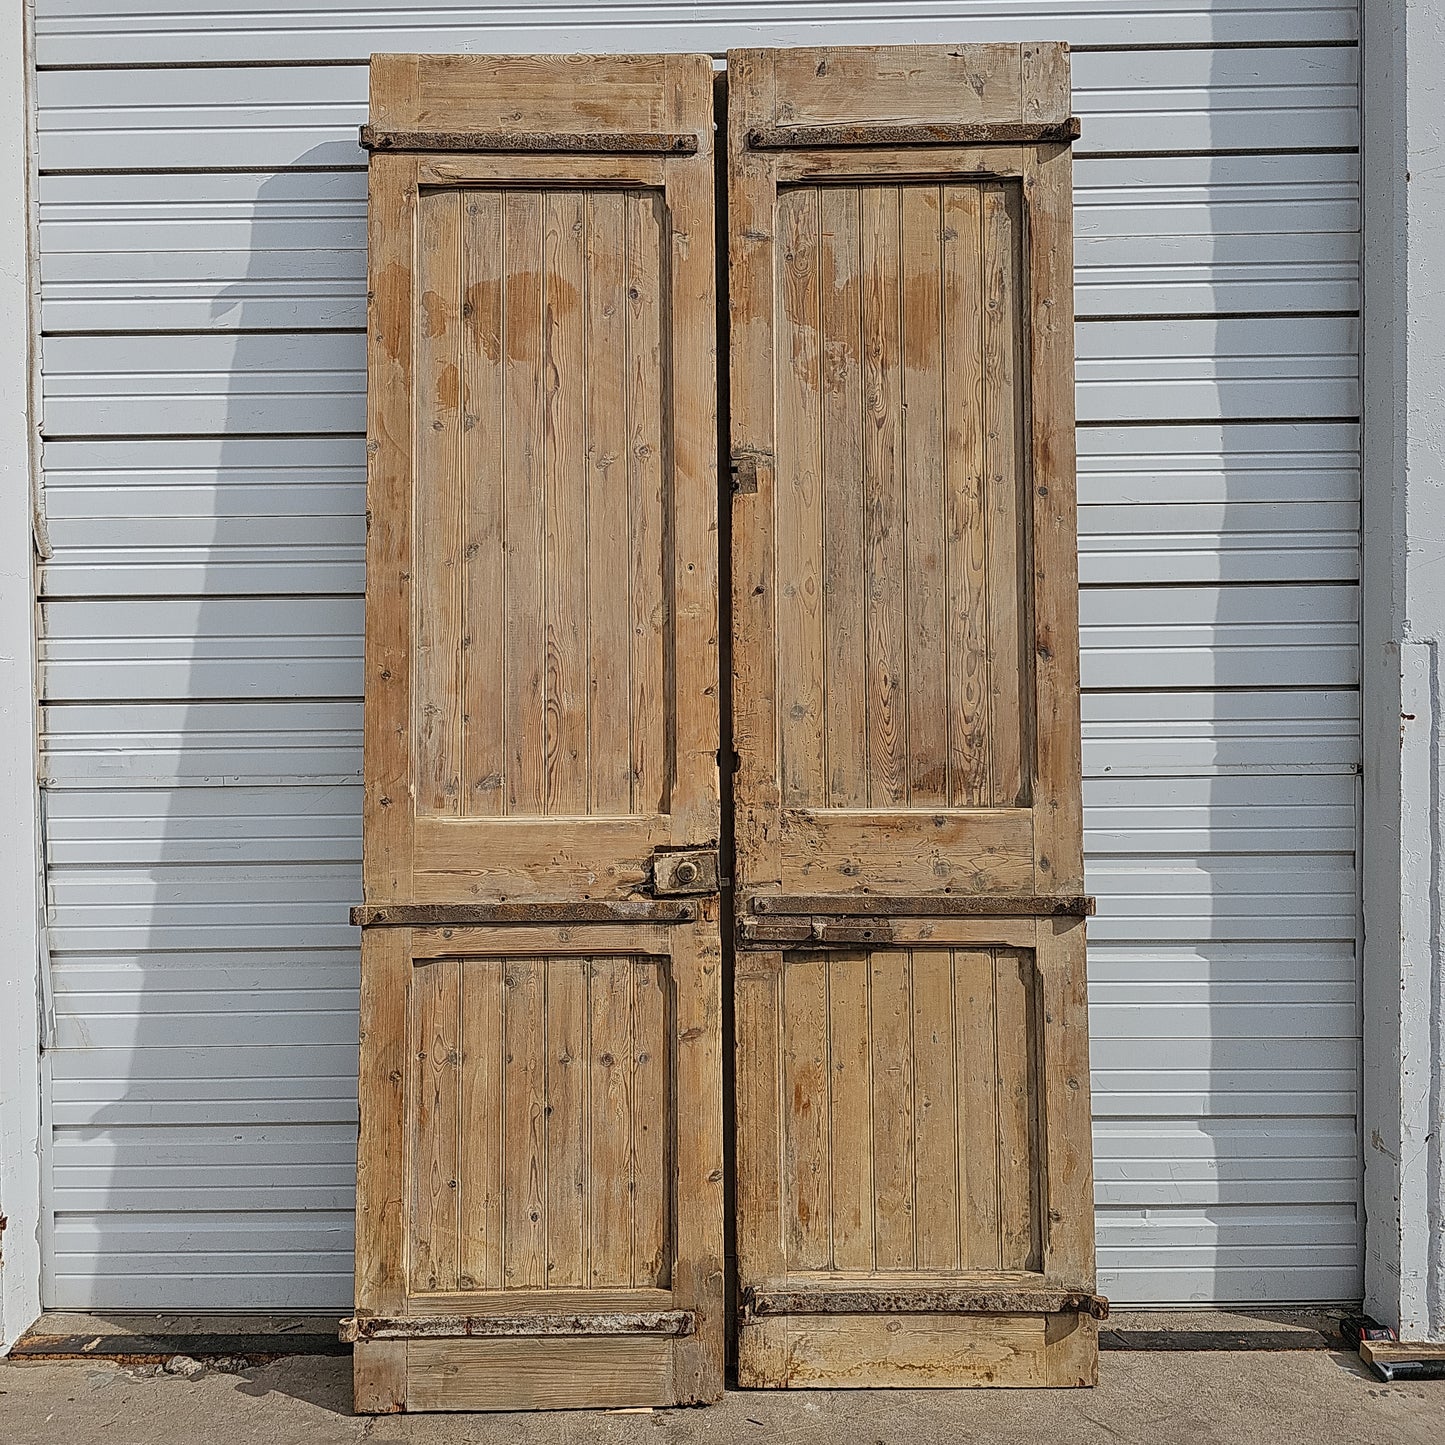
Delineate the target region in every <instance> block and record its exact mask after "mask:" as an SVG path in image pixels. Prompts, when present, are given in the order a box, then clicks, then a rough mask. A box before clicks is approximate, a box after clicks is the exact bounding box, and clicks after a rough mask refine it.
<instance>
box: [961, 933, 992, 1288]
mask: <svg viewBox="0 0 1445 1445" xmlns="http://www.w3.org/2000/svg"><path fill="white" fill-rule="evenodd" d="M953 958H954V963H953V967H954V999H955V1007H956V1009H957V1011H958V1017H957V1020H956V1022H955V1025H954V1034H955V1037H956V1038H957V1040H958V1063H957V1066H956V1067H957V1071H958V1084H959V1091H958V1093H959V1115H960V1118H959V1165H960V1169H959V1172H960V1175H961V1179H962V1184H961V1187H960V1190H959V1196H960V1198H961V1200H962V1202H963V1209H964V1217H963V1242H964V1246H965V1249H964V1254H965V1259H964V1263H965V1265H966V1267H967V1268H969V1269H997V1268H998V1267H999V1198H998V1194H999V1190H998V1069H997V1066H996V1064H995V1060H994V1048H995V1039H996V1038H997V1033H998V1029H997V1023H996V1018H995V1007H994V967H993V954H992V953H990V952H988V951H987V950H985V949H957V950H955V952H954V955H953Z"/></svg>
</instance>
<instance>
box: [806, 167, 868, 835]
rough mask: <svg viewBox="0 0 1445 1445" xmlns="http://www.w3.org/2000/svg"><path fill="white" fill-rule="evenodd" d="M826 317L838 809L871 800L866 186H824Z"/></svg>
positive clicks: (827, 574)
mask: <svg viewBox="0 0 1445 1445" xmlns="http://www.w3.org/2000/svg"><path fill="white" fill-rule="evenodd" d="M817 195H818V211H819V222H818V245H819V265H818V286H819V295H818V321H819V328H820V331H821V342H820V354H821V367H822V380H821V391H822V398H821V419H820V426H819V430H820V433H821V438H822V445H821V455H822V463H821V465H822V483H821V486H822V514H823V529H822V530H823V537H822V546H823V595H822V611H823V657H822V668H823V712H824V715H823V751H824V757H825V765H826V769H827V777H826V783H827V789H826V793H825V794H824V798H823V801H824V802H826V803H830V804H831V805H833V806H834V807H844V808H848V807H855V808H856V807H862V806H865V805H866V804H867V802H868V692H867V681H868V680H867V676H866V673H865V670H864V657H865V649H864V648H863V647H862V646H860V641H861V639H863V638H864V636H865V635H866V626H867V624H866V617H867V610H866V596H865V585H864V553H863V524H864V492H863V451H862V443H863V437H862V430H861V428H862V422H863V369H862V351H863V340H862V324H863V313H862V306H861V296H860V291H861V284H862V282H861V277H860V275H859V253H858V240H859V224H860V217H861V206H862V199H861V191H860V189H859V188H858V187H855V186H820V187H819V188H818V191H817Z"/></svg>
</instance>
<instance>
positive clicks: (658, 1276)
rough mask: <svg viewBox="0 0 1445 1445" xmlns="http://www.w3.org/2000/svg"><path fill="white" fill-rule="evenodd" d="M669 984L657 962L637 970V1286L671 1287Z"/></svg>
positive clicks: (640, 962)
mask: <svg viewBox="0 0 1445 1445" xmlns="http://www.w3.org/2000/svg"><path fill="white" fill-rule="evenodd" d="M666 984H667V980H666V977H665V975H664V973H663V969H662V967H661V965H660V964H659V962H658V960H657V959H655V958H639V959H637V960H635V961H634V963H633V966H632V998H633V1024H632V1066H633V1089H632V1115H633V1124H632V1140H633V1160H632V1177H633V1180H634V1181H635V1187H634V1192H633V1199H632V1283H633V1284H634V1285H636V1286H638V1287H639V1288H645V1289H650V1288H653V1287H655V1286H661V1285H666V1284H667V1282H668V1265H667V1227H668V1216H669V1213H670V1210H669V1202H670V1196H671V1193H672V1191H671V1189H670V1188H669V1183H670V1174H669V1157H668V1147H667V1144H668V1139H667V1136H668V1133H669V1122H670V1120H671V1117H672V1112H671V1108H670V1106H669V1100H668V1086H669V1083H670V1070H669V1067H668V1061H669V1048H668V1006H667V987H666Z"/></svg>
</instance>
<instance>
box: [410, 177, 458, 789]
mask: <svg viewBox="0 0 1445 1445" xmlns="http://www.w3.org/2000/svg"><path fill="white" fill-rule="evenodd" d="M461 215H462V212H461V195H460V193H459V192H457V191H429V192H424V193H423V195H422V199H421V204H420V209H419V215H418V228H417V230H418V236H417V252H418V256H419V257H420V259H421V264H420V269H419V275H418V282H419V287H420V295H419V297H418V315H417V321H418V326H419V331H418V336H417V347H416V387H417V394H416V565H415V577H414V583H415V586H416V592H417V598H416V614H415V632H414V635H413V638H412V659H411V661H412V674H413V697H412V704H413V707H414V708H415V710H416V714H415V719H414V724H413V726H414V733H415V738H416V743H415V747H416V753H415V760H414V777H413V788H414V791H415V796H416V808H417V811H418V813H419V814H421V815H423V816H425V815H432V814H443V815H449V814H457V813H460V812H461V810H462V787H461V771H462V726H461V702H460V687H459V682H460V667H459V663H460V658H461V652H462V645H461V644H462V575H463V568H464V559H463V555H462V554H463V549H464V542H463V513H464V508H465V499H464V496H463V490H462V475H461V400H462V395H461V393H462V382H461V353H462V337H461V325H462V235H461V232H462V226H461Z"/></svg>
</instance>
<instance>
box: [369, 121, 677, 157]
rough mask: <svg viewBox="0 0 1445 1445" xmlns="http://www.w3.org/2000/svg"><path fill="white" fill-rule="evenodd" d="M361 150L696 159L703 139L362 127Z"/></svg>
mask: <svg viewBox="0 0 1445 1445" xmlns="http://www.w3.org/2000/svg"><path fill="white" fill-rule="evenodd" d="M361 148H362V149H363V150H368V151H373V152H375V151H423V152H432V153H436V152H439V151H469V152H471V153H473V154H477V155H485V154H488V153H491V154H494V155H499V154H500V155H509V154H515V153H516V152H519V151H529V152H544V153H545V152H547V151H552V152H560V153H562V154H567V155H603V156H641V155H681V156H690V155H696V154H697V150H698V143H697V137H696V136H695V135H685V134H679V133H674V132H671V131H668V132H658V131H560V130H381V129H379V128H377V127H376V126H370V125H364V126H362V127H361Z"/></svg>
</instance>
